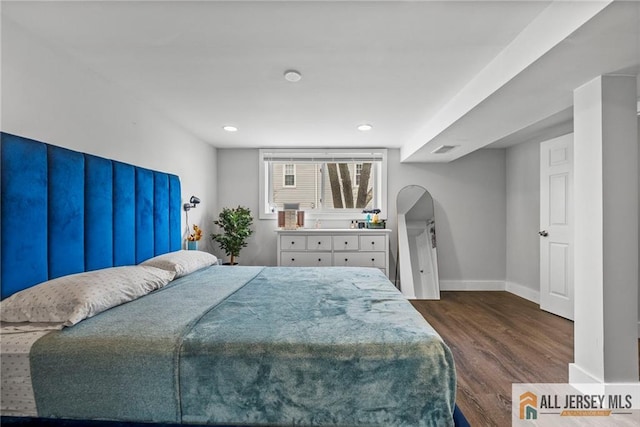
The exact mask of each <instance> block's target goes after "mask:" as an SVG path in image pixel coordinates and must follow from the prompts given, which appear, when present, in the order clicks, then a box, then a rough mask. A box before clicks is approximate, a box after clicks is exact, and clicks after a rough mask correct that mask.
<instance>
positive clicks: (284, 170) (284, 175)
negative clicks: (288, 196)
mask: <svg viewBox="0 0 640 427" xmlns="http://www.w3.org/2000/svg"><path fill="white" fill-rule="evenodd" d="M287 166H292V167H293V173H287ZM287 175H291V176H293V184H291V185H289V184H287ZM297 183H298V180H297V177H296V164H295V163H283V164H282V187H283V188H296V184H297Z"/></svg>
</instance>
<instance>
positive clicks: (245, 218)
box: [211, 206, 253, 265]
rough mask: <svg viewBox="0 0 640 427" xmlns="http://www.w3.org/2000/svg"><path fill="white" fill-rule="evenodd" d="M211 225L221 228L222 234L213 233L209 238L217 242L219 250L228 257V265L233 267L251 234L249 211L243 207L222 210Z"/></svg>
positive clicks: (251, 222)
mask: <svg viewBox="0 0 640 427" xmlns="http://www.w3.org/2000/svg"><path fill="white" fill-rule="evenodd" d="M213 223H214V224H215V225H217V226H219V227H220V228H222V233H213V234H211V238H212V239H213V240H215V241H216V242H218V244H219V245H220V248H221V249H222V250H223V251H225V253H226V254H227V256H229V257H230V264H231V265H234V264H235V263H236V262H235V259H236V257H237V256H239V255H240V251H241V250H242V248H244V247H245V246H247V239H248V238H249V236H251V234H253V230H252V229H251V224H253V217H252V216H251V210H250V209H249V208H245V207H243V206H238V207H237V208H224V209H222V212H220V215H218V219H217V220H215V221H213Z"/></svg>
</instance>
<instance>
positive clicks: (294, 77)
mask: <svg viewBox="0 0 640 427" xmlns="http://www.w3.org/2000/svg"><path fill="white" fill-rule="evenodd" d="M284 78H285V79H286V80H287V81H288V82H292V83H295V82H299V81H300V79H302V74H300V72H299V71H296V70H287V71H285V72H284Z"/></svg>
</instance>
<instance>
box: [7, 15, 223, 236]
mask: <svg viewBox="0 0 640 427" xmlns="http://www.w3.org/2000/svg"><path fill="white" fill-rule="evenodd" d="M1 128H2V131H4V132H8V133H12V134H16V135H20V136H24V137H27V138H32V139H35V140H38V141H42V142H46V143H50V144H54V145H58V146H61V147H66V148H69V149H72V150H77V151H81V152H86V153H90V154H95V155H98V156H102V157H106V158H110V159H116V160H120V161H123V162H127V163H131V164H135V165H138V166H143V167H146V168H150V169H154V170H160V171H164V172H169V173H174V174H177V175H179V176H180V179H181V184H182V198H183V201H187V200H188V199H189V197H190V196H191V195H192V194H195V195H197V196H198V197H200V199H201V200H202V203H201V204H200V205H199V206H198V208H197V209H193V210H191V211H190V218H189V219H190V222H191V223H192V224H193V223H194V222H196V223H198V224H199V225H201V226H205V227H204V231H205V235H208V232H209V231H210V228H211V227H210V226H209V224H208V223H210V221H205V218H207V219H208V218H211V217H212V216H213V215H214V213H215V212H216V211H217V207H216V206H215V200H216V198H217V195H216V190H217V187H216V181H215V179H216V170H215V167H216V163H217V161H216V159H217V152H216V149H215V148H213V147H212V146H210V145H208V144H206V143H204V142H202V141H201V140H199V139H197V138H196V137H194V136H193V135H191V134H190V133H188V132H187V131H185V130H184V129H182V128H181V127H179V126H178V125H176V124H175V123H173V122H171V121H170V120H169V119H167V118H166V117H163V115H162V114H160V113H158V112H156V111H154V109H153V108H152V107H150V106H149V105H143V104H142V103H140V102H139V101H138V100H137V99H135V97H134V95H133V94H131V93H127V92H125V91H124V90H121V89H120V88H119V87H117V86H115V85H113V84H112V83H110V82H108V81H106V80H104V79H103V78H101V77H100V76H99V75H98V74H96V73H94V72H93V71H91V70H88V69H87V68H86V67H84V66H83V65H81V64H79V63H77V62H76V61H75V60H74V59H73V58H72V57H70V56H68V55H66V54H65V53H63V52H59V51H56V50H55V48H52V47H49V46H48V44H47V42H46V41H43V40H39V39H36V38H34V37H32V36H31V35H30V34H28V33H27V32H25V31H24V30H23V29H22V28H20V27H19V26H17V25H16V24H14V23H12V22H11V21H9V20H7V19H6V18H4V17H3V20H2V123H1ZM183 224H184V214H183ZM183 227H184V225H183ZM203 243H205V244H206V245H209V244H210V242H209V239H206V240H205V242H203Z"/></svg>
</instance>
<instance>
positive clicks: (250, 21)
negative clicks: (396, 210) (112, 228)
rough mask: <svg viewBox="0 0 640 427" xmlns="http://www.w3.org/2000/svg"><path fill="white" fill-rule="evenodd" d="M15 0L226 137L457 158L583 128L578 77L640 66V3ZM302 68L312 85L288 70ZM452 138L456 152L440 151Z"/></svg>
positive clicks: (116, 74) (18, 19) (116, 75)
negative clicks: (577, 115)
mask: <svg viewBox="0 0 640 427" xmlns="http://www.w3.org/2000/svg"><path fill="white" fill-rule="evenodd" d="M1 7H2V9H1V13H2V20H3V21H4V20H10V21H12V22H13V23H14V24H16V25H18V26H20V27H22V28H23V29H24V30H25V31H28V32H29V33H31V34H32V35H34V36H35V37H37V38H39V39H41V40H42V42H43V44H46V45H48V46H49V47H50V48H51V49H53V50H55V51H58V52H60V54H62V55H65V56H67V57H69V58H70V59H71V60H73V61H76V62H77V63H78V64H80V65H81V66H82V67H83V68H88V69H90V70H91V71H93V72H95V73H97V74H99V75H100V76H102V77H103V78H104V79H106V80H107V81H109V82H110V83H111V84H114V85H117V86H119V87H121V88H122V89H124V90H125V91H127V92H128V93H131V94H132V95H133V96H135V97H136V98H137V99H139V100H142V101H143V102H144V103H146V104H147V105H149V107H150V108H153V109H155V110H157V111H160V112H161V113H162V114H164V115H165V116H167V117H168V118H169V119H171V120H173V121H174V122H176V123H177V124H179V125H180V126H182V127H184V128H185V129H187V130H189V131H190V132H192V133H193V134H194V135H196V136H197V137H199V138H200V139H202V140H203V141H206V142H208V143H210V144H212V145H214V146H216V147H223V148H225V147H236V148H242V147H252V148H253V147H397V148H401V149H402V151H401V153H402V159H403V160H404V161H451V160H454V159H455V158H458V157H460V156H462V155H464V154H467V153H469V152H472V151H474V150H476V149H478V148H482V147H485V146H490V144H494V145H493V146H494V147H496V146H497V147H505V146H509V145H511V144H515V143H518V142H522V141H524V140H529V139H531V138H534V137H535V136H537V135H540V134H543V133H545V132H548V131H549V129H553V132H558V131H559V129H566V128H567V126H568V125H567V124H569V127H570V122H571V110H570V106H571V103H572V90H573V89H574V88H576V87H579V86H580V85H582V84H584V83H586V82H587V81H589V80H591V79H592V78H594V77H596V76H598V75H600V74H605V73H627V74H629V73H630V74H638V72H639V63H640V52H639V48H638V46H639V31H640V30H639V28H640V20H639V16H640V5H639V3H638V2H614V3H613V4H611V5H609V2H571V1H561V2H552V1H483V0H478V1H331V2H327V1H282V2H274V1H255V2H250V1H229V2H223V1H110V2H102V1H69V2H62V1H46V2H32V1H21V2H17V1H16V2H13V1H2V3H1ZM6 42H7V41H6V40H3V43H6ZM9 42H10V41H9ZM290 69H295V70H297V71H299V72H300V73H301V74H302V79H301V80H300V81H299V82H296V83H292V82H288V81H287V80H285V79H284V72H285V71H287V70H290ZM363 123H368V124H371V125H372V126H373V128H372V129H371V130H370V131H367V132H362V131H359V130H357V126H358V125H359V124H363ZM225 125H234V126H236V127H237V128H238V129H239V130H238V131H237V132H233V133H230V132H226V131H224V130H223V129H222V128H223V126H225ZM440 145H455V146H457V147H456V148H455V149H454V150H452V151H451V152H449V153H447V154H444V155H436V154H432V153H431V152H432V151H433V150H434V149H435V148H437V147H438V146H440Z"/></svg>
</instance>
